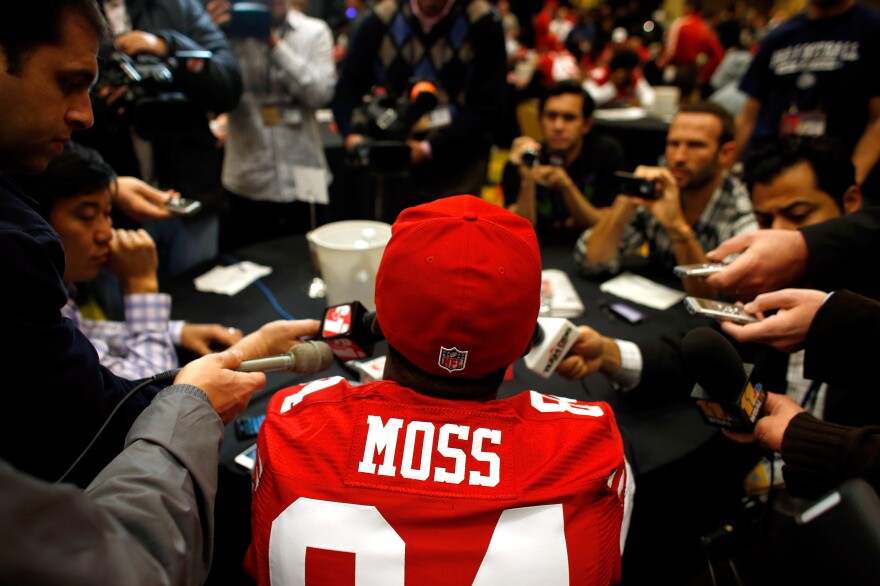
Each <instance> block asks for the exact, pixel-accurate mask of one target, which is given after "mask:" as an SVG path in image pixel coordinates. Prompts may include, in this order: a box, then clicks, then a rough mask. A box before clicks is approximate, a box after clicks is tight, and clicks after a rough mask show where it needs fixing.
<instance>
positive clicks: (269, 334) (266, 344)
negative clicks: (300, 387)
mask: <svg viewBox="0 0 880 586" xmlns="http://www.w3.org/2000/svg"><path fill="white" fill-rule="evenodd" d="M320 326H321V322H320V321H318V320H315V319H301V320H283V319H281V320H277V321H271V322H269V323H267V324H265V325H263V326H262V327H261V328H260V329H259V330H257V331H256V332H252V333H250V334H248V335H247V336H245V337H244V338H242V339H241V340H239V341H238V342H236V343H235V344H234V345H233V346H232V347H233V348H235V349H238V350H241V352H242V354H243V355H244V357H245V358H246V359H251V358H262V357H264V356H275V355H277V354H284V353H285V352H287V351H289V350H290V349H291V348H292V347H293V346H295V345H296V344H299V343H300V342H302V338H303V337H305V336H314V335H316V334H317V333H318V328H319V327H320Z"/></svg>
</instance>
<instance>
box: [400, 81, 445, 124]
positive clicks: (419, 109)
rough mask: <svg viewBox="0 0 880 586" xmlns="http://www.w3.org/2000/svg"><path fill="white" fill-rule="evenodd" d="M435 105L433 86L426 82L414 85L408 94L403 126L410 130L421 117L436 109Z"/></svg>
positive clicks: (435, 96)
mask: <svg viewBox="0 0 880 586" xmlns="http://www.w3.org/2000/svg"><path fill="white" fill-rule="evenodd" d="M437 104H438V100H437V88H436V87H435V86H434V84H433V83H431V82H427V81H422V82H418V83H416V84H415V85H414V86H413V87H412V90H411V91H410V94H409V105H408V106H407V107H406V121H405V122H404V126H405V127H406V128H408V129H409V128H412V127H413V126H414V125H415V123H416V122H418V121H419V119H421V117H422V116H424V115H425V114H427V113H428V112H430V111H431V110H433V109H434V108H436V107H437Z"/></svg>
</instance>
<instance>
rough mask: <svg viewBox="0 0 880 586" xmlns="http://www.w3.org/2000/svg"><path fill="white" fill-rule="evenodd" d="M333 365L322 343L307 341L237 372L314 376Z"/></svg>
mask: <svg viewBox="0 0 880 586" xmlns="http://www.w3.org/2000/svg"><path fill="white" fill-rule="evenodd" d="M332 364H333V351H332V350H331V349H330V346H328V345H327V344H325V343H324V342H319V341H315V340H309V341H307V342H302V343H300V344H297V345H296V346H294V347H293V348H291V349H290V350H289V351H287V352H285V353H284V354H278V355H277V356H267V357H265V358H252V359H250V360H242V361H241V364H239V365H238V368H236V369H234V370H236V371H237V372H275V371H280V370H288V371H290V372H295V373H297V374H315V373H316V372H321V371H324V370H327V369H328V368H330V366H331V365H332ZM181 370H183V369H182V368H172V369H171V370H166V371H165V372H160V373H159V374H157V375H154V376H153V377H152V379H151V381H152V382H157V383H160V384H161V383H171V382H173V381H174V379H175V378H176V377H177V375H178V373H180V371H181Z"/></svg>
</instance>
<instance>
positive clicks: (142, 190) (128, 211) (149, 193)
mask: <svg viewBox="0 0 880 586" xmlns="http://www.w3.org/2000/svg"><path fill="white" fill-rule="evenodd" d="M117 184H118V187H117V191H116V199H115V200H114V202H113V205H114V206H116V207H117V208H119V209H120V210H122V211H123V212H124V213H125V215H126V216H128V217H129V218H131V219H133V220H137V221H138V222H144V221H146V220H164V219H166V218H170V217H172V216H173V215H174V214H172V213H171V211H170V210H168V209H166V208H164V207H162V205H163V204H164V203H165V202H167V201H168V199H169V198H172V197H180V193H178V192H177V191H174V190H173V189H167V190H165V191H162V190H161V189H156V188H155V187H153V186H152V185H150V184H149V183H147V182H146V181H141V180H140V179H138V178H137V177H120V178H119V179H117Z"/></svg>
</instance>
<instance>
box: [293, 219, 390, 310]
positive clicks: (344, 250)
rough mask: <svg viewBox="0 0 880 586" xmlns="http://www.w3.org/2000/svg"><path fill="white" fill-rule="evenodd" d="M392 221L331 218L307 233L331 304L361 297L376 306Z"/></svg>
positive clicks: (373, 307) (368, 305) (360, 298)
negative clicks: (381, 264) (377, 291)
mask: <svg viewBox="0 0 880 586" xmlns="http://www.w3.org/2000/svg"><path fill="white" fill-rule="evenodd" d="M390 238H391V225H390V224H385V223H384V222H374V221H371V220H346V221H343V222H331V223H329V224H324V225H323V226H319V227H318V228H315V229H314V230H312V231H311V232H309V233H307V234H306V239H307V240H308V241H309V248H310V249H311V251H312V254H313V258H314V259H316V260H317V265H318V266H317V268H318V270H319V271H320V273H321V277H322V278H323V279H324V283H325V284H326V286H327V295H326V299H327V306H328V307H329V306H332V305H339V304H340V303H348V302H351V301H360V302H361V303H362V304H363V305H364V306H365V307H366V308H367V309H369V310H374V309H376V307H375V301H374V294H375V289H376V271H377V270H378V269H379V261H381V260H382V253H383V252H385V245H386V244H388V240H389V239H390Z"/></svg>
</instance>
